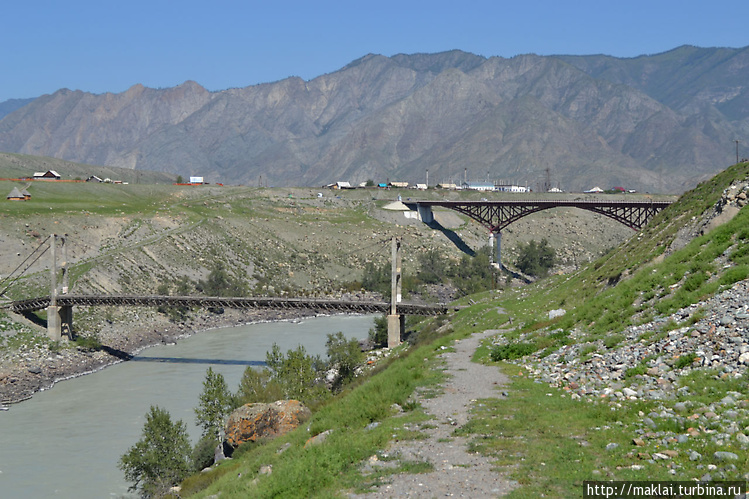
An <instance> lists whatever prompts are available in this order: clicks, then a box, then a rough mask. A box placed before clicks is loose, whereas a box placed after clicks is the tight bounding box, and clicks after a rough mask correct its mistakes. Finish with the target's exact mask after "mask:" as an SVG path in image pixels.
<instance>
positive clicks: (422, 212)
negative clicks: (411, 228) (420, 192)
mask: <svg viewBox="0 0 749 499" xmlns="http://www.w3.org/2000/svg"><path fill="white" fill-rule="evenodd" d="M416 211H417V213H418V214H419V220H421V221H422V222H424V223H425V224H430V223H432V222H434V213H433V212H432V207H431V206H423V205H420V204H417V205H416Z"/></svg>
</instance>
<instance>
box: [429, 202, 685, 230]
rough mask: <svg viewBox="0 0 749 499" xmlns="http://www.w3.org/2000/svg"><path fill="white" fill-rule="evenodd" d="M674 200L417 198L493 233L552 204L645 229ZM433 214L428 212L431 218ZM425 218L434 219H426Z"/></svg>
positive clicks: (552, 206) (630, 226)
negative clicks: (466, 218)
mask: <svg viewBox="0 0 749 499" xmlns="http://www.w3.org/2000/svg"><path fill="white" fill-rule="evenodd" d="M671 203H672V201H598V200H540V199H539V200H510V201H417V202H416V203H415V204H416V208H417V210H418V211H419V213H420V214H421V216H422V220H424V218H425V212H426V211H427V210H428V211H431V208H432V207H434V206H441V207H443V208H449V209H451V210H454V211H457V212H460V213H463V214H464V215H467V216H468V217H470V218H472V219H473V220H475V221H477V222H478V223H480V224H481V225H483V226H484V227H486V228H487V229H489V231H490V232H492V233H499V232H500V231H501V230H502V229H504V228H505V227H507V226H508V225H510V224H511V223H513V222H517V221H518V220H520V219H521V218H523V217H526V216H528V215H530V214H532V213H536V212H539V211H542V210H548V209H550V208H559V207H572V208H580V209H583V210H587V211H592V212H593V213H598V214H599V215H603V216H605V217H608V218H611V219H613V220H616V221H617V222H619V223H622V224H624V225H626V226H627V227H629V228H631V229H633V230H640V229H642V228H643V227H644V226H645V225H646V224H647V223H648V222H649V221H650V219H651V218H653V217H654V216H655V215H656V214H657V213H659V212H660V211H662V210H663V209H665V208H666V207H667V206H669V205H670V204H671ZM430 217H431V215H426V218H430ZM424 221H425V222H427V221H430V220H424Z"/></svg>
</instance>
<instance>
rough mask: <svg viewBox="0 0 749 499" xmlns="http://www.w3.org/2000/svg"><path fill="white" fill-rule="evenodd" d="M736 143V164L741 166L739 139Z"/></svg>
mask: <svg viewBox="0 0 749 499" xmlns="http://www.w3.org/2000/svg"><path fill="white" fill-rule="evenodd" d="M734 142H736V164H739V141H738V139H737V140H734Z"/></svg>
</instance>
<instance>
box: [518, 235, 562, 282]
mask: <svg viewBox="0 0 749 499" xmlns="http://www.w3.org/2000/svg"><path fill="white" fill-rule="evenodd" d="M555 263H556V253H555V252H554V248H552V247H551V246H549V242H548V241H547V240H546V239H542V240H541V242H540V243H537V242H536V241H535V240H531V241H530V242H529V243H528V244H526V245H522V244H521V245H520V246H519V247H518V260H517V263H516V265H517V266H518V268H519V269H520V270H521V271H522V272H525V273H526V274H529V275H532V276H536V277H544V276H545V275H546V274H548V273H549V270H550V269H551V268H552V267H553V266H554V264H555Z"/></svg>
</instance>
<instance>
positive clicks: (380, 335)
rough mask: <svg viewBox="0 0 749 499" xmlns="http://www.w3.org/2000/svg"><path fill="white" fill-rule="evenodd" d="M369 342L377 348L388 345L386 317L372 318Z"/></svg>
mask: <svg viewBox="0 0 749 499" xmlns="http://www.w3.org/2000/svg"><path fill="white" fill-rule="evenodd" d="M369 341H371V342H372V343H374V345H375V346H377V347H384V346H387V344H388V318H387V316H386V315H381V316H380V317H375V318H374V327H373V328H370V330H369Z"/></svg>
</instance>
